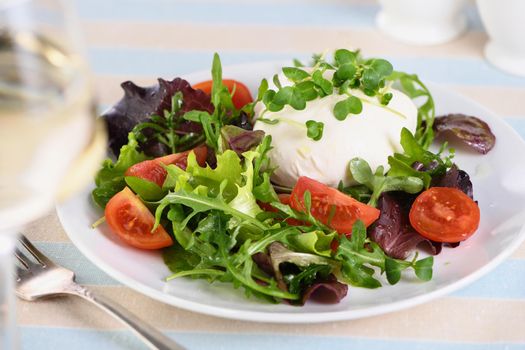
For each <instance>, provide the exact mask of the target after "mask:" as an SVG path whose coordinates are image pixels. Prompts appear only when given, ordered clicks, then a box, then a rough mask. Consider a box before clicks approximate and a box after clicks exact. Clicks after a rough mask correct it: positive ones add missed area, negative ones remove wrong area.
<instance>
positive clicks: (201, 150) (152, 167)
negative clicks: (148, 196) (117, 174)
mask: <svg viewBox="0 0 525 350" xmlns="http://www.w3.org/2000/svg"><path fill="white" fill-rule="evenodd" d="M191 151H193V152H194V153H195V157H196V158H197V163H199V165H201V166H202V165H204V164H205V162H206V157H207V155H208V149H207V148H206V146H199V147H196V148H194V149H192V150H190V151H186V152H181V153H174V154H169V155H167V156H164V157H159V158H155V159H152V160H145V161H143V162H140V163H137V164H135V165H132V166H131V167H129V169H128V170H126V173H125V174H124V175H125V176H136V177H140V178H141V179H144V180H148V181H151V182H154V183H156V184H157V185H159V186H161V187H162V184H163V183H164V180H166V176H167V174H168V173H167V172H166V169H164V167H163V166H162V164H165V165H169V164H175V165H176V166H178V167H180V168H182V169H186V165H187V162H188V154H190V152H191Z"/></svg>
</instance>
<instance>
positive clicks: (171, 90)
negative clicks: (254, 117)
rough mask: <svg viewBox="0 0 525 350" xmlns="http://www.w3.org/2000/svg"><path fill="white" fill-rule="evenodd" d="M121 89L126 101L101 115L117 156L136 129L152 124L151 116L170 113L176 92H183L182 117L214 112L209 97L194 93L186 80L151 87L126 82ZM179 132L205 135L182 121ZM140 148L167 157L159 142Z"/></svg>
mask: <svg viewBox="0 0 525 350" xmlns="http://www.w3.org/2000/svg"><path fill="white" fill-rule="evenodd" d="M121 87H122V89H123V90H124V97H122V99H121V100H120V101H119V102H118V103H117V104H115V105H114V106H113V107H112V108H111V109H110V110H109V111H107V112H106V113H104V115H102V118H104V120H105V121H106V124H107V129H108V134H109V147H110V148H111V150H112V151H113V153H114V154H115V155H116V156H118V154H119V152H120V148H121V147H122V146H123V145H125V144H127V143H128V133H129V132H130V131H131V130H132V129H133V127H135V125H137V124H139V123H143V122H146V121H149V120H150V117H151V116H152V115H155V114H156V115H163V113H164V110H170V109H171V99H172V96H173V95H174V94H175V93H176V92H179V91H180V92H182V95H183V103H182V106H181V110H180V111H179V116H182V115H183V114H184V113H186V112H188V111H191V110H201V111H207V112H210V113H212V112H213V105H212V104H211V101H210V96H209V95H207V94H206V93H205V92H203V91H201V90H195V89H193V88H192V87H191V85H190V84H189V83H188V82H187V81H186V80H183V79H181V78H175V79H173V80H172V81H168V80H164V79H161V78H159V79H158V84H157V85H154V86H150V87H141V86H138V85H135V84H134V83H133V82H131V81H126V82H124V83H122V84H121ZM146 131H147V129H146ZM146 131H145V132H146ZM177 132H178V133H180V134H185V133H189V132H194V133H202V127H201V125H200V124H198V123H194V122H190V121H186V120H184V121H182V120H181V121H180V123H179V126H178V129H177ZM140 146H141V149H142V151H144V153H146V154H147V155H150V156H161V155H164V154H166V153H167V148H166V147H165V145H163V144H161V143H160V142H155V141H153V142H151V141H150V142H147V143H145V144H141V145H140Z"/></svg>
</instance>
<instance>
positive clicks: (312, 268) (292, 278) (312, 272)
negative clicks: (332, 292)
mask: <svg viewBox="0 0 525 350" xmlns="http://www.w3.org/2000/svg"><path fill="white" fill-rule="evenodd" d="M330 271H331V267H330V266H328V265H316V264H312V265H309V266H308V267H306V268H305V269H304V270H302V271H301V272H300V273H298V274H297V275H287V276H284V280H285V281H286V282H288V290H289V291H290V293H298V294H302V291H303V290H304V289H306V288H308V286H310V285H311V284H312V283H313V282H314V281H315V280H316V279H318V278H326V277H328V275H329V274H330Z"/></svg>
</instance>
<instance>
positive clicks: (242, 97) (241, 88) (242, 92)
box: [193, 79, 253, 109]
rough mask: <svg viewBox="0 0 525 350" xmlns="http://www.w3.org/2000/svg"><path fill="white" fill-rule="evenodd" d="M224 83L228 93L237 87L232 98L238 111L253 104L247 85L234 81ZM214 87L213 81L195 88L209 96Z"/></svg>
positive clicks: (228, 80) (227, 80)
mask: <svg viewBox="0 0 525 350" xmlns="http://www.w3.org/2000/svg"><path fill="white" fill-rule="evenodd" d="M222 83H223V84H224V85H225V86H226V87H227V88H228V91H230V93H231V92H232V91H233V89H234V87H235V92H234V94H233V96H232V100H233V105H234V106H235V108H237V109H241V108H242V107H244V106H245V105H247V104H248V103H250V102H253V98H252V95H251V94H250V90H249V89H248V87H246V85H244V84H243V83H241V82H240V81H237V80H233V79H223V80H222ZM212 85H213V82H212V81H211V80H207V81H203V82H200V83H198V84H195V85H193V88H194V89H195V90H197V89H199V90H202V91H204V92H205V93H207V94H208V95H209V94H210V93H211V87H212Z"/></svg>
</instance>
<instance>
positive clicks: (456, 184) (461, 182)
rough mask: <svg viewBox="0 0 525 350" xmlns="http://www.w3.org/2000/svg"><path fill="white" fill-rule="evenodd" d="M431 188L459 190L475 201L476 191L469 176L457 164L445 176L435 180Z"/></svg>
mask: <svg viewBox="0 0 525 350" xmlns="http://www.w3.org/2000/svg"><path fill="white" fill-rule="evenodd" d="M431 187H452V188H457V189H458V190H460V191H463V193H465V194H466V195H467V196H469V197H470V198H471V199H474V191H473V188H472V182H471V181H470V177H469V175H468V174H467V173H466V172H465V171H463V170H460V169H459V168H458V167H457V166H456V164H454V165H452V167H451V168H450V169H449V170H447V172H446V173H445V175H443V176H441V177H439V178H436V179H433V180H432V183H431Z"/></svg>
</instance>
